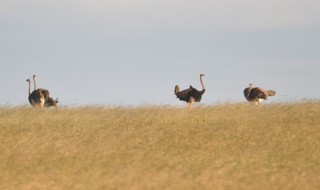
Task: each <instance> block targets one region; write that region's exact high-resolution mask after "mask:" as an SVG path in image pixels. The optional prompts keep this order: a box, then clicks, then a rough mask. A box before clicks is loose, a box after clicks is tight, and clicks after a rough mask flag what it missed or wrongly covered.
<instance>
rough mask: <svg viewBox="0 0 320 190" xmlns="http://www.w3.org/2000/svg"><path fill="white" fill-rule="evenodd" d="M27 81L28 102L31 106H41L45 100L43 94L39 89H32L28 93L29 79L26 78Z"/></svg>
mask: <svg viewBox="0 0 320 190" xmlns="http://www.w3.org/2000/svg"><path fill="white" fill-rule="evenodd" d="M26 81H27V82H28V83H29V91H28V92H29V93H28V94H29V97H28V99H29V103H30V104H31V105H32V106H33V107H36V106H40V107H41V108H43V105H44V102H45V96H44V95H43V94H42V91H41V90H34V91H33V92H32V93H30V85H31V84H30V79H27V80H26Z"/></svg>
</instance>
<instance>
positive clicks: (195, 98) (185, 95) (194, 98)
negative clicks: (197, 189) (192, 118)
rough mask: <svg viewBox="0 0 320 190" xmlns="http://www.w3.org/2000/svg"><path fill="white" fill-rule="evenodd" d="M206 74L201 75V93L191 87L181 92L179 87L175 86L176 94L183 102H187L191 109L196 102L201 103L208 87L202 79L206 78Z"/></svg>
mask: <svg viewBox="0 0 320 190" xmlns="http://www.w3.org/2000/svg"><path fill="white" fill-rule="evenodd" d="M204 76H205V75H204V74H200V83H201V86H202V90H201V91H199V90H197V89H195V88H193V87H192V86H191V85H190V87H189V88H188V89H185V90H182V91H180V88H179V86H178V85H176V86H175V89H174V94H175V95H176V96H177V98H179V99H180V100H181V101H185V102H187V107H188V108H190V107H191V106H192V104H193V103H194V102H200V101H201V98H202V95H203V94H204V93H205V91H206V87H205V86H204V84H203V80H202V77H204Z"/></svg>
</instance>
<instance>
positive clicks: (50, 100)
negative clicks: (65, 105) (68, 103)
mask: <svg viewBox="0 0 320 190" xmlns="http://www.w3.org/2000/svg"><path fill="white" fill-rule="evenodd" d="M36 77H37V75H33V76H32V78H33V83H34V90H36V89H37V87H36ZM38 90H40V91H41V92H42V94H43V95H44V96H45V102H44V106H45V107H50V106H54V107H57V105H58V103H59V100H58V98H57V99H55V100H54V99H53V98H51V97H49V91H48V90H46V89H43V88H39V89H38Z"/></svg>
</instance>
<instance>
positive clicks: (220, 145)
mask: <svg viewBox="0 0 320 190" xmlns="http://www.w3.org/2000/svg"><path fill="white" fill-rule="evenodd" d="M0 189H6V190H7V189H8V190H11V189H12V190H16V189H18V190H19V189H23V190H25V189H30V190H34V189H65V190H69V189H121V190H122V189H137V190H140V189H174V190H176V189H215V190H220V189H243V190H250V189H259V190H260V189H262V190H263V189H266V190H271V189H272V190H274V189H279V190H280V189H281V190H283V189H290V190H292V189H296V190H302V189H320V102H318V101H315V102H298V103H290V104H269V105H264V106H262V107H257V106H254V105H253V104H223V105H214V106H205V107H202V108H196V109H191V110H186V109H184V108H175V107H166V106H163V107H162V106H154V107H153V106H145V107H144V106H141V107H132V108H131V107H93V106H92V107H77V108H67V107H64V108H58V109H49V110H48V109H44V110H40V109H33V108H30V107H23V106H22V107H12V108H10V107H2V108H0Z"/></svg>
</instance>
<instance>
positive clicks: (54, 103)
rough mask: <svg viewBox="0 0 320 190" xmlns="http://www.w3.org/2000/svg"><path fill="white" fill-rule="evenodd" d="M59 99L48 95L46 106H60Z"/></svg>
mask: <svg viewBox="0 0 320 190" xmlns="http://www.w3.org/2000/svg"><path fill="white" fill-rule="evenodd" d="M58 103H59V100H58V98H56V99H55V100H54V99H53V98H51V97H48V99H46V101H45V102H44V107H58Z"/></svg>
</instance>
